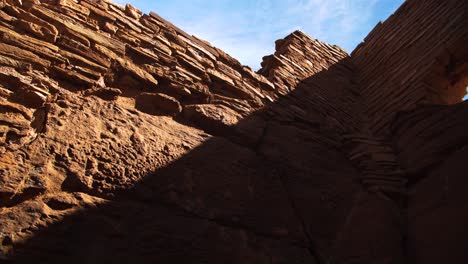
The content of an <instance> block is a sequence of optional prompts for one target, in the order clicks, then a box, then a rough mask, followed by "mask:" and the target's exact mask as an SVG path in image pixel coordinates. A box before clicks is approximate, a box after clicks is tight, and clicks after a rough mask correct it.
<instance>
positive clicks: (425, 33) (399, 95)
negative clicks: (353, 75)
mask: <svg viewBox="0 0 468 264" xmlns="http://www.w3.org/2000/svg"><path fill="white" fill-rule="evenodd" d="M466 10H468V2H467V1H464V0H449V1H438V0H424V1H420V0H415V1H406V2H405V3H404V4H403V5H402V6H401V7H400V8H399V9H398V11H397V12H395V14H393V15H392V16H391V17H390V18H388V19H387V20H386V21H385V22H383V23H379V24H378V25H377V26H376V27H375V28H374V29H373V30H372V32H371V33H370V34H369V35H368V36H367V37H366V38H365V40H364V42H363V43H362V44H360V45H359V46H358V47H357V48H356V49H355V51H354V52H353V53H352V55H351V57H352V58H353V61H354V63H355V65H356V67H357V68H358V70H359V72H360V73H359V79H360V83H361V93H362V97H363V100H364V105H365V113H366V114H367V115H368V117H369V119H370V127H371V129H372V130H373V131H374V132H376V133H377V134H379V135H386V134H387V133H388V132H389V130H388V128H389V124H390V122H391V121H392V120H393V118H394V117H395V114H396V113H397V112H398V111H402V110H408V109H412V108H414V107H415V106H416V105H418V104H454V103H456V102H459V101H461V98H462V97H463V95H464V94H466V91H465V87H462V86H463V85H461V84H460V83H461V82H462V80H461V78H462V77H463V76H466V75H465V74H466V73H467V71H466V70H467V69H466V63H463V61H465V62H466V54H467V53H466V47H467V42H466V41H467V35H468V26H467V23H468V22H467V21H468V19H467V15H466ZM462 65H464V66H463V67H462ZM457 71H458V72H457ZM430 75H431V76H433V77H428V76H430Z"/></svg>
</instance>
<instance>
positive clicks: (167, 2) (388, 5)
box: [114, 0, 404, 69]
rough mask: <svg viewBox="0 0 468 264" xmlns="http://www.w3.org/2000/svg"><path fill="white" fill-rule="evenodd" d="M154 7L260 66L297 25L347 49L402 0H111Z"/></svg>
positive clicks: (190, 30) (146, 8)
mask: <svg viewBox="0 0 468 264" xmlns="http://www.w3.org/2000/svg"><path fill="white" fill-rule="evenodd" d="M114 1H115V2H117V3H119V4H121V5H124V4H125V3H130V4H132V5H133V6H135V7H137V8H138V9H140V10H142V11H144V12H145V13H149V11H154V12H156V13H158V14H159V15H161V16H162V17H164V18H165V19H167V20H169V21H171V22H172V23H173V24H175V25H176V26H178V27H180V28H181V29H183V30H185V31H187V32H188V33H189V34H191V35H196V36H198V37H200V38H202V39H205V40H207V41H209V42H211V43H212V44H213V45H214V46H216V47H218V48H220V49H222V50H224V51H226V52H227V53H228V54H230V55H231V56H233V57H234V58H236V59H238V60H239V61H240V62H241V63H242V64H245V65H249V66H251V67H252V68H254V69H258V68H259V67H260V62H261V61H262V57H263V56H265V55H269V54H272V53H273V52H274V43H275V40H277V39H280V38H283V37H285V36H286V35H288V34H289V33H291V32H292V31H294V30H296V29H300V30H302V31H303V32H305V33H307V34H308V35H310V36H311V37H313V38H317V39H320V40H322V41H325V42H327V43H330V44H336V45H339V46H341V47H342V48H344V49H345V50H346V51H348V52H351V51H352V50H353V49H354V48H355V47H356V46H357V45H358V44H359V43H360V42H361V41H362V40H363V39H364V37H365V36H366V35H367V33H369V31H370V30H372V28H374V26H375V25H376V24H377V23H378V22H379V21H383V20H385V19H386V18H387V17H388V16H390V15H391V14H392V13H393V12H394V11H395V10H396V9H397V8H398V7H399V6H400V5H401V4H402V3H403V2H404V0H237V1H236V0H190V1H187V0H156V1H148V0H146V1H143V0H114Z"/></svg>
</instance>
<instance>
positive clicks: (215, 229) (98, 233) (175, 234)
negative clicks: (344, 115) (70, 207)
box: [14, 62, 358, 263]
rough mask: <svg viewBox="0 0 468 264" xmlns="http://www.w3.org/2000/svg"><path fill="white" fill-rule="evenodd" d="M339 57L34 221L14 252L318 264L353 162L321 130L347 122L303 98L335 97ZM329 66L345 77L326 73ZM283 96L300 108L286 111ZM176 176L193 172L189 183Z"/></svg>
mask: <svg viewBox="0 0 468 264" xmlns="http://www.w3.org/2000/svg"><path fill="white" fill-rule="evenodd" d="M341 64H347V62H342V63H338V64H336V65H334V66H332V67H331V68H330V69H329V70H328V71H323V72H321V73H318V74H316V75H314V76H312V77H310V78H308V79H307V80H304V81H303V82H302V83H301V84H300V85H299V86H298V88H297V89H296V90H294V91H293V92H291V93H290V94H289V95H287V96H285V97H283V98H281V99H280V100H279V101H278V102H277V103H273V104H271V105H269V106H267V107H265V109H263V110H261V111H259V112H258V113H254V114H252V115H251V116H249V117H246V118H245V119H244V120H242V121H240V122H239V124H237V125H236V126H232V127H225V128H224V129H221V130H217V131H214V132H217V133H216V137H214V138H212V139H210V140H208V141H207V142H205V143H204V144H203V145H201V146H199V147H197V148H196V149H194V150H192V151H191V152H189V153H188V154H187V155H186V156H184V157H182V158H180V159H178V160H177V161H175V162H173V163H172V164H170V165H168V166H167V167H165V168H163V169H161V170H159V171H155V172H154V173H152V174H150V175H148V176H147V177H146V178H145V179H144V180H143V181H141V182H140V183H138V184H137V185H135V186H134V187H133V188H132V189H130V190H126V191H122V192H120V193H118V194H116V196H115V199H113V200H112V201H110V202H108V203H106V204H103V205H100V206H98V207H97V208H88V209H84V210H83V211H81V212H78V213H76V214H74V215H71V216H67V217H65V219H63V220H62V221H60V222H58V223H56V224H53V225H50V226H48V227H47V228H44V229H42V230H40V231H38V232H37V234H36V235H35V236H34V237H32V238H31V239H30V240H29V241H27V242H26V243H25V244H23V245H18V247H17V248H16V252H15V255H14V261H15V263H31V262H32V261H34V263H63V262H68V263H130V262H131V263H155V262H163V263H168V262H170V263H326V261H327V260H328V259H329V258H330V256H331V255H332V254H333V251H334V249H333V248H334V241H335V238H336V230H339V229H340V227H341V226H342V224H343V221H344V220H345V219H346V215H347V214H348V211H349V209H350V207H351V203H352V201H353V195H354V193H355V191H356V190H357V185H356V184H355V183H354V182H353V179H356V178H357V175H358V172H357V171H356V169H355V168H354V167H353V166H352V165H351V164H350V163H349V161H348V159H347V158H346V156H345V155H344V153H342V151H341V150H340V149H341V143H340V136H341V134H342V132H334V133H331V131H345V130H346V129H351V128H350V126H349V124H347V123H346V122H341V123H339V124H338V126H339V127H334V126H336V123H330V122H329V120H328V117H327V116H326V115H320V114H317V113H318V112H319V107H322V110H323V109H326V107H323V106H320V104H317V103H310V102H314V101H315V102H316V100H315V99H314V98H315V94H316V93H319V92H320V93H321V92H323V91H322V90H320V89H319V90H317V89H314V87H313V86H311V84H314V83H315V84H320V85H324V86H325V87H326V89H325V88H322V89H325V90H327V91H328V92H327V93H329V94H330V95H331V94H334V95H335V98H342V95H346V94H348V93H349V91H348V89H349V88H348V87H349V84H350V83H351V81H350V80H348V81H346V79H347V77H346V76H348V77H350V76H351V75H352V72H351V71H349V69H348V67H344V66H343V65H341ZM336 74H340V75H343V74H344V76H345V77H343V78H341V81H340V82H336V81H333V79H332V78H330V77H331V76H334V75H336ZM336 100H337V101H336V103H337V104H338V103H339V101H340V100H341V99H336ZM291 105H296V106H301V107H302V109H303V113H304V114H303V115H302V116H298V115H294V111H292V110H291ZM341 106H343V104H341ZM327 120H328V121H327ZM204 129H206V130H209V129H208V128H206V127H204ZM187 177H191V180H192V181H194V182H195V184H194V186H195V187H194V189H192V190H191V191H187V188H190V186H187V182H188V180H187ZM67 184H69V185H73V183H72V182H67ZM248 186H250V188H251V189H252V190H254V191H253V192H250V191H249V187H248ZM69 187H70V188H71V189H73V188H72V187H71V186H69ZM227 191H230V192H231V194H229V193H228V192H227ZM196 197H203V198H204V203H205V204H199V203H197V201H196V199H195V198H196ZM50 205H51V206H53V207H57V208H62V207H61V206H62V205H61V204H54V203H53V202H52V203H51V204H50Z"/></svg>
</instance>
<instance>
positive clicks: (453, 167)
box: [0, 0, 467, 264]
mask: <svg viewBox="0 0 468 264" xmlns="http://www.w3.org/2000/svg"><path fill="white" fill-rule="evenodd" d="M421 2H422V1H417V0H412V1H407V3H405V4H404V5H403V6H402V8H401V9H400V11H398V12H397V14H396V17H398V18H390V19H389V20H388V21H387V22H386V24H385V25H379V26H378V27H377V28H376V29H375V30H374V31H373V32H372V33H371V35H370V37H369V38H368V39H367V40H366V43H364V44H362V45H361V47H360V48H358V49H357V50H356V51H355V52H354V53H353V56H352V57H349V56H348V55H347V54H346V52H344V51H343V50H342V49H341V48H339V47H337V46H333V45H329V44H326V43H324V42H321V41H318V40H315V39H313V38H311V37H309V36H307V35H306V34H304V33H302V32H300V31H295V32H293V33H291V34H290V35H288V36H286V37H285V38H284V39H281V40H278V41H277V42H276V52H275V53H274V54H273V55H270V56H266V57H264V59H263V63H262V68H261V69H260V70H259V72H258V73H256V72H254V71H252V70H251V69H250V68H249V67H247V66H243V65H241V64H240V63H239V62H238V61H237V60H235V59H234V58H232V57H230V56H229V55H227V54H226V53H225V52H223V51H222V50H220V49H218V48H216V47H213V46H212V45H211V44H209V43H208V42H206V41H203V40H201V39H199V38H197V37H195V36H191V35H189V34H187V33H186V32H184V31H182V30H181V29H179V28H177V27H176V26H175V25H173V24H171V23H170V22H168V21H166V20H164V19H163V18H161V17H160V16H159V15H157V14H156V13H153V12H151V13H150V14H143V13H142V12H141V11H139V10H137V9H136V8H135V7H133V6H131V5H125V6H119V5H117V4H114V3H112V2H110V1H101V0H98V1H95V0H81V1H68V0H67V1H63V0H60V1H52V0H42V1H39V0H34V1H25V0H23V1H6V0H4V1H1V0H0V207H1V208H0V258H1V259H2V260H3V259H5V260H6V259H10V260H14V261H17V262H18V263H31V262H33V261H34V262H43V263H63V262H77V263H78V262H79V263H96V262H106V263H107V262H151V263H153V262H170V263H179V262H186V263H318V264H320V263H328V262H329V261H332V263H350V261H357V262H356V263H373V262H379V263H380V262H385V263H401V261H402V259H403V257H404V256H407V257H409V258H410V259H411V261H412V263H425V264H427V263H442V262H443V261H444V259H450V261H449V262H450V263H456V261H458V260H459V259H460V258H466V254H464V252H465V253H466V252H467V251H466V250H465V251H464V250H463V247H462V246H461V247H460V246H458V247H456V246H454V247H452V246H450V245H451V243H458V244H460V245H462V244H463V243H464V242H466V241H464V240H463V239H460V240H456V241H455V240H451V238H450V235H448V234H456V233H457V231H458V230H459V227H460V226H461V224H460V223H462V220H459V221H458V222H457V221H455V220H453V219H452V220H453V221H452V222H451V226H450V228H448V229H444V223H446V222H444V221H443V220H441V219H443V218H444V215H445V214H447V215H449V216H454V215H455V214H456V212H459V211H463V210H464V205H463V204H461V203H459V201H461V200H463V199H465V198H466V197H465V196H466V195H465V193H466V192H463V191H462V188H460V186H462V185H463V179H462V178H463V177H462V175H461V174H460V172H459V170H457V169H458V168H459V166H460V164H461V163H462V159H463V157H464V153H465V152H466V151H464V149H465V148H466V144H467V140H466V122H464V121H465V120H466V119H465V117H466V103H463V104H460V105H455V106H426V107H419V106H417V105H416V103H415V102H416V101H417V100H416V99H418V98H419V99H420V98H423V97H424V98H426V99H428V100H427V101H429V102H436V101H437V102H445V103H447V102H452V101H451V100H452V98H453V96H452V95H451V94H450V92H448V91H442V90H441V91H438V90H436V89H439V88H440V87H442V86H444V85H445V86H446V84H447V83H453V87H455V88H453V87H452V86H450V87H452V88H453V89H452V88H451V90H450V91H452V90H454V89H455V90H456V92H457V94H456V95H457V96H458V92H459V91H458V90H459V87H461V86H460V85H461V83H462V82H463V80H465V79H464V77H463V76H462V75H463V74H464V73H465V70H466V61H463V58H465V57H464V54H465V53H464V52H463V49H462V48H460V47H463V43H465V42H464V40H463V39H461V40H460V39H459V37H460V36H461V35H463V34H465V35H466V27H462V23H460V25H457V26H456V27H451V26H450V25H451V24H450V23H451V22H450V21H451V17H452V18H453V19H454V20H453V21H459V20H460V19H462V16H461V15H459V13H458V11H459V10H463V8H462V7H464V6H466V3H465V1H458V0H454V1H449V2H450V3H449V4H447V5H442V4H440V3H438V2H437V1H435V0H434V1H432V0H431V1H425V2H424V3H421ZM436 2H437V3H436ZM432 6H435V7H437V8H434V9H431V8H430V7H432ZM455 7H457V8H455ZM442 9H443V10H450V12H451V14H452V13H453V14H452V15H448V13H447V14H445V13H444V14H445V15H441V16H439V15H434V14H435V13H434V12H437V10H442ZM431 10H433V11H431ZM434 10H435V11H434ZM410 13H411V14H413V13H414V14H416V15H414V16H407V15H406V14H410ZM419 16H424V17H425V18H427V19H425V20H424V25H428V27H427V28H432V29H433V31H434V32H433V34H428V35H427V36H428V37H427V38H426V37H425V38H424V40H423V39H421V38H419V37H420V36H419V35H418V34H412V33H411V32H413V31H417V29H418V27H421V24H419V23H414V24H412V23H409V22H408V21H409V20H411V19H417V17H419ZM398 21H404V23H405V24H404V25H405V30H401V31H392V29H394V28H399V24H398ZM453 23H455V22H453ZM382 28H383V29H382ZM384 29H385V30H384ZM425 30H427V29H426V28H425ZM442 31H444V32H442ZM382 32H384V33H382ZM442 33H444V34H446V35H447V39H449V40H450V41H449V42H450V45H451V46H450V47H449V49H448V50H447V51H444V52H442V53H440V54H434V55H433V56H432V55H431V56H427V55H426V54H423V53H424V52H423V51H424V50H425V51H427V52H429V51H428V49H421V50H423V51H421V52H417V53H414V54H413V53H411V52H410V51H407V50H406V51H404V52H401V53H399V54H398V56H396V55H395V56H394V57H391V58H389V57H388V56H390V55H393V54H394V53H392V52H384V53H381V52H380V51H381V50H387V49H386V48H388V47H390V48H393V47H394V46H392V45H393V44H394V41H396V42H398V43H403V42H400V40H399V38H398V37H396V36H400V35H401V34H403V35H405V36H406V38H407V42H404V43H411V45H415V46H417V47H422V46H424V45H426V44H427V43H426V42H429V41H435V40H434V39H433V38H431V37H430V36H434V35H437V34H439V35H440V34H442ZM386 34H388V35H389V36H390V37H389V38H387V36H386ZM421 34H422V35H421V36H423V35H424V32H423V33H421ZM383 35H385V37H382V36H383ZM424 36H425V35H424ZM387 39H388V40H387ZM439 42H440V43H445V42H443V41H439ZM439 42H438V44H439ZM392 43H393V44H392ZM431 43H432V42H431ZM402 45H403V44H402ZM411 45H408V46H405V47H411ZM429 46H430V45H428V44H427V45H426V46H424V47H425V48H427V47H429ZM384 47H386V48H384ZM435 47H439V46H438V45H436V46H435ZM388 50H390V49H388ZM434 52H435V51H434ZM395 53H396V51H395ZM435 53H436V52H435ZM389 54H390V55H389ZM408 54H409V55H408ZM412 54H413V55H412ZM410 55H411V56H413V57H411V56H410ZM381 58H389V59H388V60H389V61H392V63H390V64H391V66H392V67H391V68H392V69H394V70H389V71H388V72H384V73H382V67H383V68H384V69H386V68H385V67H387V63H386V62H385V61H381ZM402 58H405V59H402ZM406 58H411V60H408V61H411V62H415V61H422V60H423V59H424V60H429V59H430V58H433V59H435V60H437V61H438V62H440V63H442V64H441V65H442V66H441V65H439V64H432V65H433V66H431V67H430V70H427V71H425V72H424V71H421V72H417V73H413V71H411V70H408V69H407V67H406V66H408V65H413V64H411V63H409V64H406V62H407V61H406ZM375 61H378V62H379V63H375ZM450 61H455V64H454V65H455V66H453V69H452V70H451V71H450V72H449V73H447V74H448V75H447V74H446V73H444V72H443V70H441V69H444V67H445V66H446V64H447V63H448V64H447V65H449V64H450V63H449V62H450ZM366 63H368V64H369V65H367V64H366ZM376 64H377V67H376ZM399 65H400V66H405V67H406V68H405V67H403V68H399ZM443 65H445V66H443ZM450 65H451V64H450ZM408 67H409V66H408ZM428 69H429V68H428ZM421 76H423V77H421ZM424 76H425V77H424ZM416 77H417V78H416ZM420 77H421V78H420ZM444 78H445V79H444ZM374 80H375V82H374ZM385 80H393V81H389V82H388V83H385V82H384V81H385ZM394 80H398V81H401V82H403V81H407V80H409V82H408V85H409V83H411V84H414V85H416V88H417V89H415V90H414V91H415V92H414V94H412V96H411V97H408V99H407V100H406V98H404V99H403V96H402V94H406V93H409V92H411V91H412V90H411V89H408V87H409V86H408V85H406V84H405V85H402V86H401V85H400V84H399V83H398V82H396V81H394ZM419 81H421V82H419ZM424 82H425V83H428V82H430V83H431V84H433V85H432V86H430V87H429V88H428V87H426V88H422V87H419V86H417V85H419V84H420V83H424ZM378 84H379V85H382V87H383V88H380V87H378ZM451 85H452V84H451ZM390 86H392V87H395V88H394V89H393V88H392V89H390V88H389V87H390ZM376 87H377V88H376ZM437 87H439V88H437ZM372 88H375V91H374V90H373V89H372ZM401 89H406V90H405V92H404V93H403V92H401ZM381 90H382V91H383V93H380V91H381ZM421 91H426V92H427V93H426V94H425V95H423V96H422V97H421V96H420V95H421ZM383 95H386V96H383ZM413 95H414V96H413ZM382 96H383V97H382ZM434 98H435V99H434ZM397 99H398V100H397ZM400 99H401V100H400ZM432 99H434V100H432ZM436 99H437V100H436ZM439 99H440V100H439ZM380 105H382V109H378V111H375V112H372V111H371V110H372V109H374V110H375V109H376V108H377V107H379V106H380ZM402 110H405V111H404V112H402ZM387 114H388V115H387ZM447 116H450V117H452V118H447ZM392 118H393V119H392ZM446 157H450V159H446ZM449 181H450V183H449ZM452 181H454V182H457V184H452V183H451V182H452ZM438 186H443V188H444V189H443V190H441V189H440V188H438ZM449 189H450V190H453V192H451V191H449ZM432 193H434V194H436V196H432ZM427 197H430V198H428V199H425V198H427ZM407 198H408V200H407ZM440 203H442V204H443V203H446V204H447V206H445V205H442V206H439V204H440ZM406 207H408V208H409V209H408V211H406ZM465 211H466V210H465ZM406 212H408V217H407V218H406V216H405V214H404V213H406ZM426 216H427V217H426ZM465 218H466V217H465V216H464V215H463V216H462V217H460V218H459V219H465ZM370 219H372V221H371V222H372V224H368V222H369V221H370ZM405 220H408V226H407V227H405V226H404V223H405V222H406V221H405ZM425 226H431V227H434V226H437V227H439V229H440V233H437V237H439V238H441V240H440V243H438V242H431V243H429V242H428V243H426V242H423V241H422V240H423V239H426V240H430V239H432V237H431V235H430V234H428V233H425V229H424V227H425ZM406 228H408V229H406ZM443 230H447V233H443ZM361 231H362V234H361ZM406 231H408V232H407V233H406ZM357 232H359V234H358V233H357ZM465 237H466V236H465ZM405 239H408V240H407V241H406V243H407V244H405V245H402V244H403V243H404V241H405ZM350 244H351V245H352V246H350ZM458 244H457V245H458ZM405 246H407V250H414V251H411V252H410V253H408V252H407V253H406V255H405V254H404V253H403V250H402V249H403V248H405ZM440 247H443V248H444V250H445V252H442V253H440V254H436V253H434V252H436V251H437V250H436V248H440ZM450 252H453V254H452V256H451V258H447V255H450V254H451V253H450ZM431 261H435V262H431ZM460 263H464V262H460Z"/></svg>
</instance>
